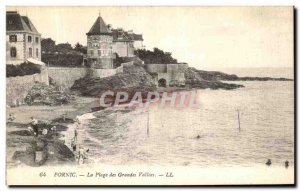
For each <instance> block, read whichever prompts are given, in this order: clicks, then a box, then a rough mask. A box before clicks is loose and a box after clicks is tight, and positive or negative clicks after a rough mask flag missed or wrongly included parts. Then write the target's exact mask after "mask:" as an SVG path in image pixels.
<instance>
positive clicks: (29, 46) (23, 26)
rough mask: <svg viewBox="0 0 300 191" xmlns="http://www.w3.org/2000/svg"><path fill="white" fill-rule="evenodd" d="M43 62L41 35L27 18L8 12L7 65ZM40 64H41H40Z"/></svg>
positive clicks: (14, 12)
mask: <svg viewBox="0 0 300 191" xmlns="http://www.w3.org/2000/svg"><path fill="white" fill-rule="evenodd" d="M28 60H31V61H32V60H37V61H41V34H40V33H39V32H38V31H37V29H36V28H35V27H34V25H33V23H32V22H31V21H30V19H29V18H28V17H27V16H21V15H20V14H19V13H18V12H16V11H7V12H6V63H7V64H21V63H24V62H27V61H28ZM39 63H40V62H39Z"/></svg>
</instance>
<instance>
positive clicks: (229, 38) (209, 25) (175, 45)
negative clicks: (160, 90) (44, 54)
mask: <svg viewBox="0 0 300 191" xmlns="http://www.w3.org/2000/svg"><path fill="white" fill-rule="evenodd" d="M6 11H18V12H19V13H20V14H21V15H27V16H28V17H29V18H30V19H31V21H32V22H33V24H34V25H35V27H36V28H37V30H38V31H39V32H40V33H41V35H42V38H44V39H45V38H51V39H53V40H54V41H55V42H56V44H59V43H70V44H71V45H72V46H73V47H74V45H75V44H76V43H77V42H78V43H80V44H82V45H84V46H86V33H87V32H88V30H89V29H90V28H91V27H92V24H93V23H94V22H95V20H96V19H97V17H98V16H99V11H100V13H101V17H102V18H103V19H104V21H105V22H106V24H111V25H112V27H113V28H123V29H124V30H133V32H134V33H137V34H143V38H144V45H145V46H146V49H147V50H153V48H154V47H157V48H159V49H161V50H163V51H165V52H171V53H172V57H173V58H175V59H177V60H178V62H185V63H188V64H189V66H191V67H195V68H197V69H204V68H263V67H266V68H293V67H294V55H293V44H294V37H293V7H13V6H8V7H7V8H6ZM124 21H125V22H124Z"/></svg>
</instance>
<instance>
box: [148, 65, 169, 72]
mask: <svg viewBox="0 0 300 191" xmlns="http://www.w3.org/2000/svg"><path fill="white" fill-rule="evenodd" d="M145 67H146V70H147V71H148V72H149V73H166V72H167V65H166V64H146V65H145Z"/></svg>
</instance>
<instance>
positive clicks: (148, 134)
mask: <svg viewBox="0 0 300 191" xmlns="http://www.w3.org/2000/svg"><path fill="white" fill-rule="evenodd" d="M147 135H148V137H149V110H148V114H147Z"/></svg>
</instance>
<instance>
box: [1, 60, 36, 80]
mask: <svg viewBox="0 0 300 191" xmlns="http://www.w3.org/2000/svg"><path fill="white" fill-rule="evenodd" d="M40 72H41V69H40V66H39V65H36V64H33V63H22V64H20V65H13V64H9V65H6V77H16V76H25V75H32V74H36V73H40Z"/></svg>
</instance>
